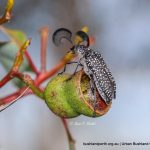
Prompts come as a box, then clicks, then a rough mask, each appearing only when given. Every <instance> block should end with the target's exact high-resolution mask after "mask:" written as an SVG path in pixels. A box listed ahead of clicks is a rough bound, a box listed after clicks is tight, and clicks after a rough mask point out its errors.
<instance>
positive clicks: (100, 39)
mask: <svg viewBox="0 0 150 150" xmlns="http://www.w3.org/2000/svg"><path fill="white" fill-rule="evenodd" d="M5 4H6V0H0V12H1V13H2V12H3V9H4V7H5ZM45 25H48V26H49V27H50V31H51V32H50V37H49V45H48V46H49V47H48V54H47V57H48V59H47V60H48V61H47V63H48V65H47V69H50V68H52V67H53V66H54V65H55V64H56V63H57V62H58V61H59V59H60V58H61V57H62V56H63V55H64V54H65V51H63V50H60V48H56V47H55V46H54V45H53V44H52V42H51V36H52V33H53V32H54V31H55V30H56V29H57V28H59V27H65V28H68V29H70V30H71V31H72V32H76V31H77V30H80V29H81V28H82V27H83V26H85V25H86V26H88V27H89V29H90V34H91V35H93V36H94V37H95V39H96V43H95V44H94V46H92V48H93V49H95V50H98V51H100V52H101V54H102V55H103V57H104V60H105V62H106V63H107V64H108V66H109V68H110V70H111V72H112V74H113V76H114V78H115V80H116V84H117V98H116V100H114V101H113V105H112V108H111V109H110V111H109V112H108V113H107V114H106V115H104V116H102V117H99V118H89V117H86V116H80V117H77V118H74V119H68V124H69V128H70V130H71V133H72V135H73V137H74V138H75V140H76V149H77V150H91V149H92V150H99V149H101V150H108V149H109V150H110V149H112V150H120V149H121V150H126V149H128V150H146V149H150V145H149V146H121V147H119V146H101V147H100V146H96V145H95V146H84V145H83V142H85V143H87V142H149V143H150V134H149V133H150V128H149V127H150V95H149V90H150V70H149V66H150V1H148V0H142V1H141V0H126V1H124V0H109V1H106V0H93V1H92V0H82V1H81V0H76V1H74V0H55V1H54V0H42V1H41V0H15V6H14V9H13V18H12V20H11V21H10V22H9V23H7V24H6V25H5V26H7V27H9V28H12V29H20V30H22V31H24V32H25V33H26V34H27V36H28V37H32V44H31V46H30V48H29V50H28V51H29V53H30V54H31V56H32V58H33V61H34V62H35V63H36V65H37V66H38V67H40V61H39V59H40V36H39V33H38V31H39V28H40V27H41V26H45ZM0 38H1V39H5V38H6V37H4V36H2V35H0ZM5 74H6V71H5V69H3V67H2V65H1V64H0V78H2V77H3V76H4V75H5ZM15 90H16V89H15V88H14V86H13V85H12V84H11V83H9V84H7V85H6V86H5V87H4V88H2V89H0V97H3V96H4V95H6V94H7V93H11V92H13V91H15ZM88 123H89V124H90V125H88ZM58 149H63V150H68V142H67V136H66V133H65V130H64V127H63V125H62V122H61V121H60V119H59V117H57V116H55V115H54V114H53V113H52V112H51V111H50V110H49V109H48V108H47V106H46V104H45V103H43V102H42V101H40V100H38V98H37V97H35V96H28V97H25V98H22V99H21V100H20V101H18V102H17V103H15V104H14V105H13V106H12V107H10V108H8V109H7V110H5V111H3V112H2V113H0V150H58Z"/></svg>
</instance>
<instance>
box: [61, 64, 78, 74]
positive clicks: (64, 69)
mask: <svg viewBox="0 0 150 150" xmlns="http://www.w3.org/2000/svg"><path fill="white" fill-rule="evenodd" d="M74 63H78V62H76V61H72V62H69V63H67V64H65V66H64V69H63V71H62V72H60V73H58V75H62V74H63V73H64V72H65V71H66V68H67V65H69V64H74Z"/></svg>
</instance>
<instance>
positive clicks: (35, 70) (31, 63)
mask: <svg viewBox="0 0 150 150" xmlns="http://www.w3.org/2000/svg"><path fill="white" fill-rule="evenodd" d="M25 57H26V59H27V61H28V63H29V66H30V67H31V69H32V71H33V72H34V73H35V74H36V75H39V74H40V72H39V71H38V69H37V67H36V66H35V64H34V63H33V61H32V59H31V57H30V55H29V53H28V51H25Z"/></svg>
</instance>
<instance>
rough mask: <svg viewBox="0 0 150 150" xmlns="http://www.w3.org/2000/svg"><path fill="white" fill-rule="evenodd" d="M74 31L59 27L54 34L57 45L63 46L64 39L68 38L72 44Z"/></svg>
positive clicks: (53, 39) (53, 38)
mask: <svg viewBox="0 0 150 150" xmlns="http://www.w3.org/2000/svg"><path fill="white" fill-rule="evenodd" d="M71 37H72V33H71V31H69V30H68V29H65V28H59V29H57V30H56V31H55V32H54V33H53V36H52V41H53V43H54V44H55V45H56V46H62V45H63V43H62V39H66V40H68V41H69V42H70V43H71V44H72V40H71Z"/></svg>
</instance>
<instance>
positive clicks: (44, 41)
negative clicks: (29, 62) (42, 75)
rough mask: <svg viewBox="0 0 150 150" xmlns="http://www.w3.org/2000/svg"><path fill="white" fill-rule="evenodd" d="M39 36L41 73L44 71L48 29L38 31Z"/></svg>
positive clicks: (43, 28)
mask: <svg viewBox="0 0 150 150" xmlns="http://www.w3.org/2000/svg"><path fill="white" fill-rule="evenodd" d="M40 34H41V72H45V71H46V49H47V41H48V34H49V29H48V27H42V28H41V29H40Z"/></svg>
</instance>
